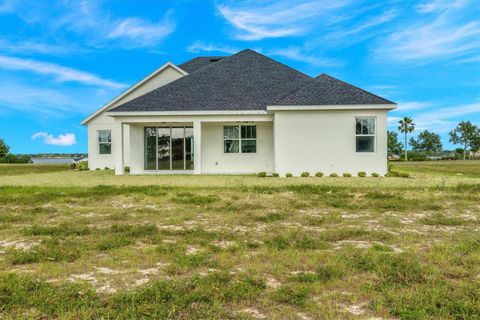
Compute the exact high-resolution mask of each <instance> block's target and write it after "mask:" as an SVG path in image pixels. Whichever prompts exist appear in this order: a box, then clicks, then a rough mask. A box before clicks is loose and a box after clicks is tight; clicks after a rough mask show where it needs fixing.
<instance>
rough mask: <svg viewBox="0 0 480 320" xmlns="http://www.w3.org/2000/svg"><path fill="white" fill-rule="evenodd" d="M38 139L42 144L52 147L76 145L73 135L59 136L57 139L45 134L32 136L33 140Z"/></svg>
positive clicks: (39, 133)
mask: <svg viewBox="0 0 480 320" xmlns="http://www.w3.org/2000/svg"><path fill="white" fill-rule="evenodd" d="M38 138H40V139H42V140H43V142H44V143H46V144H50V145H54V146H72V145H74V144H76V143H77V139H76V137H75V134H73V133H64V134H60V135H59V136H58V137H54V136H53V135H51V134H49V133H47V132H37V133H34V134H33V135H32V139H33V140H35V139H38Z"/></svg>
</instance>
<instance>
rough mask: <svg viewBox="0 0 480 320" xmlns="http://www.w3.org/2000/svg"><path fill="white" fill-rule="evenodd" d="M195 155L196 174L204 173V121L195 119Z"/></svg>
mask: <svg viewBox="0 0 480 320" xmlns="http://www.w3.org/2000/svg"><path fill="white" fill-rule="evenodd" d="M193 157H194V170H193V172H194V173H195V174H201V173H202V122H201V121H199V120H195V121H193Z"/></svg>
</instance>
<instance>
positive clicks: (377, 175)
mask: <svg viewBox="0 0 480 320" xmlns="http://www.w3.org/2000/svg"><path fill="white" fill-rule="evenodd" d="M372 177H374V178H378V177H380V175H379V174H378V173H376V172H372Z"/></svg>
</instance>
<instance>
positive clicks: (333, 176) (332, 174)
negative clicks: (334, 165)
mask: <svg viewBox="0 0 480 320" xmlns="http://www.w3.org/2000/svg"><path fill="white" fill-rule="evenodd" d="M330 177H332V178H336V177H338V174H336V173H330Z"/></svg>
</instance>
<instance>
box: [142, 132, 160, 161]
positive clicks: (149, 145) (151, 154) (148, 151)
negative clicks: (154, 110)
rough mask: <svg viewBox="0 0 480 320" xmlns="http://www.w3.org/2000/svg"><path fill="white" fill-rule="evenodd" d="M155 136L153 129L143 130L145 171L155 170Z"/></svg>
mask: <svg viewBox="0 0 480 320" xmlns="http://www.w3.org/2000/svg"><path fill="white" fill-rule="evenodd" d="M156 148H157V134H156V128H155V127H146V128H145V164H144V165H145V170H157V163H156V162H157V154H156V152H155V150H156Z"/></svg>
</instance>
